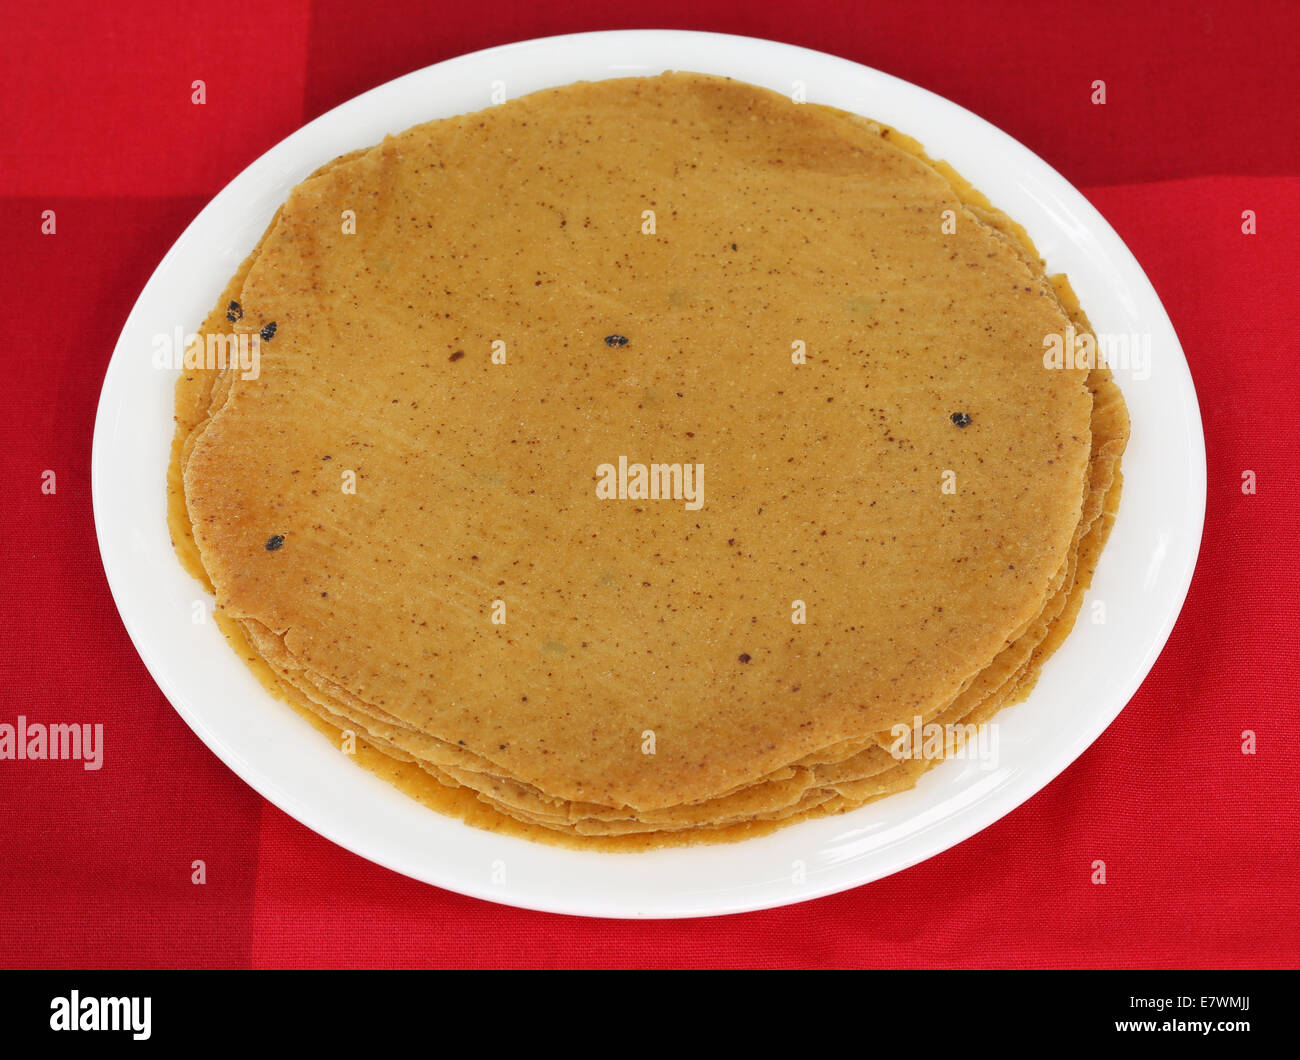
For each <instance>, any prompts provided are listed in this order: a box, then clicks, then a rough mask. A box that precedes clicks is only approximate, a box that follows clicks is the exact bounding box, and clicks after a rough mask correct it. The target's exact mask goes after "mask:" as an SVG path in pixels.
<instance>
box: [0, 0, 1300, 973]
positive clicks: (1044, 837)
mask: <svg viewBox="0 0 1300 1060" xmlns="http://www.w3.org/2000/svg"><path fill="white" fill-rule="evenodd" d="M1112 6H1113V5H1111V4H1108V3H1104V2H1094V0H1085V2H1081V0H1071V2H1069V3H1065V2H1059V3H1048V4H1042V5H1032V4H1017V5H1012V6H1011V7H1008V8H1005V9H1002V10H993V9H991V8H990V5H986V4H968V3H964V2H960V0H959V2H956V3H940V2H936V0H913V2H911V3H906V4H897V3H879V4H875V3H849V2H847V0H843V2H840V3H830V2H824V0H805V2H802V3H797V4H791V3H781V4H772V5H770V6H764V5H762V4H748V5H738V4H734V3H732V2H728V0H680V2H674V3H665V4H655V3H646V2H643V3H612V2H602V3H592V2H586V3H584V2H581V0H550V2H548V3H545V4H538V5H533V4H529V3H523V2H519V0H498V2H496V3H493V4H491V5H487V6H484V5H475V4H446V5H438V4H429V3H417V2H405V3H394V4H375V3H369V4H360V3H343V2H340V0H317V2H314V3H310V2H305V0H300V2H297V3H281V4H274V3H268V4H258V5H249V6H247V7H246V8H242V9H240V11H239V14H238V15H236V13H235V10H234V9H233V8H231V7H230V6H229V5H226V6H224V7H222V8H214V9H212V10H209V11H205V10H202V9H200V8H199V6H198V5H189V4H177V3H174V2H171V3H127V4H123V5H117V4H102V3H98V2H94V0H85V2H78V3H66V2H61V3H45V4H37V5H27V6H24V7H23V8H22V9H21V10H17V9H16V10H15V11H13V12H11V13H10V14H9V15H8V16H6V25H5V31H4V35H3V41H2V43H0V58H2V59H3V61H2V62H0V85H3V91H0V100H3V102H2V103H0V111H2V112H3V117H2V118H0V122H2V123H3V135H2V136H0V151H2V152H3V156H4V164H3V166H0V195H2V196H3V218H2V219H0V226H2V228H3V232H4V240H5V246H4V268H5V273H6V279H5V284H4V292H5V303H6V312H7V314H8V315H7V318H6V319H7V320H8V325H7V326H8V327H9V329H10V331H9V339H8V341H7V342H6V344H5V350H4V354H3V364H4V369H5V373H4V378H3V382H2V383H0V433H2V434H3V439H4V445H3V464H2V468H3V473H2V475H0V483H3V489H4V502H3V520H4V523H3V526H4V534H3V539H2V540H0V549H2V551H3V564H4V583H3V592H2V593H0V630H2V631H3V632H2V633H0V637H2V645H3V646H2V647H0V657H2V658H3V662H4V673H3V680H2V681H0V696H3V703H2V704H0V722H9V723H13V722H14V721H15V720H16V717H17V716H18V715H19V714H23V715H25V716H27V717H28V718H29V719H31V720H34V721H49V722H54V721H102V722H103V724H104V725H105V729H106V732H107V737H106V743H107V745H108V746H107V751H108V753H107V754H106V758H105V765H104V768H103V769H102V770H100V771H98V772H87V771H85V770H83V769H81V768H80V767H79V766H78V765H77V764H76V763H69V762H11V761H0V798H2V799H3V818H2V820H0V918H2V920H0V965H3V966H16V967H28V966H106V967H119V966H229V967H247V966H257V967H261V966H278V965H287V966H300V965H321V964H323V965H331V966H334V965H365V966H370V965H376V966H385V965H402V966H405V965H413V966H426V965H435V966H444V965H453V966H495V965H506V966H550V965H567V964H581V965H601V966H627V965H636V966H642V965H648V966H676V965H686V966H713V965H728V966H730V965H744V966H751V965H752V966H785V965H847V966H874V965H903V966H912V965H921V966H933V965H946V966H969V965H975V966H987V965H999V966H1060V965H1067V966H1075V965H1082V966H1093V965H1099V966H1144V965H1154V966H1180V965H1186V966H1213V965H1223V966H1239V965H1241V966H1254V965H1288V966H1295V965H1296V964H1298V963H1300V918H1298V917H1297V916H1296V912H1297V910H1300V808H1298V804H1297V792H1300V755H1298V754H1297V752H1296V737H1295V733H1294V727H1295V724H1296V721H1295V719H1296V712H1297V711H1296V708H1297V704H1298V703H1300V697H1298V695H1297V691H1298V687H1300V681H1297V676H1298V674H1300V659H1298V657H1297V650H1296V631H1297V626H1298V624H1300V623H1298V622H1297V616H1298V615H1300V592H1298V590H1300V584H1298V579H1297V572H1298V571H1300V557H1298V556H1297V532H1298V531H1300V517H1298V515H1297V512H1300V503H1298V502H1300V496H1298V495H1297V493H1298V491H1297V481H1300V464H1298V461H1297V451H1298V446H1297V443H1296V435H1297V429H1298V425H1300V364H1298V360H1297V359H1298V356H1300V349H1298V345H1297V340H1296V330H1295V329H1296V328H1297V326H1298V325H1300V319H1298V315H1297V312H1296V310H1297V307H1298V306H1300V298H1298V297H1297V295H1296V284H1297V282H1300V268H1298V267H1297V264H1296V251H1297V246H1298V245H1300V244H1298V242H1297V240H1298V238H1300V136H1298V135H1297V119H1298V118H1300V106H1298V104H1297V100H1298V99H1300V62H1298V61H1297V59H1296V56H1295V54H1294V45H1295V41H1296V40H1297V38H1298V37H1300V14H1298V13H1297V12H1298V9H1297V8H1296V7H1295V6H1293V5H1290V4H1288V3H1276V4H1270V5H1260V4H1255V3H1250V2H1246V0H1232V2H1213V3H1209V2H1206V3H1198V4H1195V5H1161V4H1149V5H1121V9H1123V10H1124V14H1123V16H1122V18H1121V17H1119V16H1117V15H1115V14H1113V13H1112ZM1166 8H1168V10H1166ZM254 12H256V15H255V17H253V13H254ZM645 26H672V27H677V28H686V29H709V30H718V31H725V32H732V33H740V34H748V35H752V36H760V37H770V38H773V39H778V40H784V41H787V42H790V43H794V44H800V45H805V46H808V47H811V48H816V49H820V50H823V51H828V52H832V53H835V54H838V55H842V56H845V57H847V58H850V59H854V60H858V61H860V62H863V63H866V64H868V65H870V66H874V67H877V68H879V69H881V70H885V71H888V72H890V73H893V74H896V75H899V76H901V77H903V78H906V79H908V80H910V81H913V82H915V83H917V84H920V85H923V86H925V87H927V88H930V89H933V90H934V91H936V92H939V93H941V94H942V95H945V96H947V97H948V98H950V99H953V100H955V101H957V102H959V103H961V104H963V105H965V106H967V107H969V108H970V109H972V110H974V111H975V112H976V113H978V114H980V115H982V116H984V117H985V118H987V119H989V120H990V121H992V122H994V123H995V124H997V125H999V126H1001V127H1002V128H1003V129H1005V130H1007V131H1008V132H1010V133H1011V134H1012V135H1013V136H1015V137H1017V138H1018V139H1020V140H1021V141H1022V142H1024V143H1025V144H1027V145H1029V146H1030V147H1031V148H1032V149H1033V150H1035V151H1037V152H1038V153H1039V154H1041V155H1042V156H1043V157H1044V158H1046V159H1047V160H1048V161H1049V162H1050V163H1052V164H1053V165H1055V166H1056V167H1057V168H1058V169H1059V170H1061V172H1063V173H1064V174H1065V176H1066V177H1067V178H1069V179H1070V180H1071V181H1073V182H1074V183H1075V184H1076V185H1077V186H1079V187H1081V188H1082V190H1083V191H1084V193H1085V194H1087V195H1088V197H1089V198H1090V199H1091V200H1092V201H1093V202H1094V203H1096V205H1097V206H1098V207H1099V208H1100V210H1101V212H1102V213H1103V214H1104V215H1105V216H1106V217H1107V218H1109V219H1110V221H1111V223H1112V224H1114V226H1115V227H1116V228H1117V229H1118V230H1119V233H1120V235H1121V236H1122V237H1123V238H1124V239H1125V240H1126V241H1127V242H1128V244H1129V246H1130V247H1131V248H1132V249H1133V251H1134V253H1135V254H1136V255H1137V257H1138V259H1139V260H1140V261H1141V262H1142V264H1143V265H1144V266H1145V268H1146V270H1147V272H1148V274H1149V275H1150V277H1151V279H1152V282H1153V283H1154V284H1155V286H1156V289H1157V290H1158V291H1159V293H1160V295H1161V297H1162V298H1163V299H1164V301H1165V304H1166V306H1167V307H1168V309H1169V312H1170V315H1171V316H1172V318H1173V321H1174V324H1175V326H1176V327H1177V329H1178V332H1179V334H1180V336H1181V338H1182V340H1183V344H1184V347H1185V349H1186V352H1187V357H1188V359H1189V361H1190V362H1191V366H1192V372H1193V374H1194V376H1195V378H1196V385H1197V390H1198V393H1199V394H1200V399H1201V408H1202V414H1203V416H1204V420H1205V432H1206V442H1207V448H1208V454H1209V513H1208V518H1207V521H1206V527H1205V537H1204V544H1203V547H1202V552H1201V561H1200V566H1199V569H1198V571H1197V574H1196V579H1195V582H1194V584H1193V586H1192V590H1191V595H1190V597H1189V599H1188V603H1187V606H1186V609H1185V610H1184V612H1183V615H1182V618H1181V620H1180V622H1179V623H1178V627H1177V629H1176V630H1175V631H1174V634H1173V637H1172V639H1171V640H1170V642H1169V645H1168V647H1167V648H1166V650H1165V652H1164V654H1163V656H1162V657H1161V659H1160V661H1159V662H1158V663H1157V665H1156V667H1155V669H1154V670H1153V671H1152V673H1151V675H1150V677H1149V678H1148V679H1147V681H1146V683H1145V684H1144V685H1143V687H1142V689H1141V690H1140V691H1139V692H1138V694H1137V695H1136V696H1135V697H1134V698H1133V700H1132V702H1131V703H1130V704H1129V706H1128V708H1127V709H1126V710H1125V711H1124V713H1123V714H1122V715H1121V716H1120V718H1119V720H1118V721H1116V722H1115V724H1114V725H1112V726H1111V728H1110V729H1109V730H1108V731H1107V732H1106V733H1105V734H1104V735H1103V736H1102V737H1101V739H1099V740H1098V741H1097V743H1096V744H1095V745H1094V746H1093V747H1092V748H1091V749H1090V750H1089V751H1088V752H1087V753H1086V754H1084V755H1083V757H1082V758H1081V759H1080V760H1079V761H1078V762H1077V763H1076V764H1075V765H1074V766H1072V767H1071V768H1070V769H1069V770H1067V771H1066V772H1065V773H1064V774H1063V775H1062V776H1061V777H1060V778H1059V779H1057V780H1056V781H1055V782H1054V783H1053V784H1051V785H1050V786H1049V787H1048V788H1047V789H1046V790H1044V791H1043V792H1042V793H1040V794H1039V795H1038V796H1036V797H1035V798H1033V799H1031V800H1030V801H1029V802H1028V803H1027V804H1026V805H1024V806H1023V807H1021V808H1020V809H1019V810H1018V811H1016V812H1015V813H1012V814H1011V815H1010V816H1008V817H1007V818H1005V819H1004V820H1002V821H1001V822H999V823H998V824H996V825H994V826H993V827H991V828H989V829H987V830H986V831H985V832H983V833H981V834H980V835H978V836H977V837H975V838H973V839H971V840H969V841H968V842H966V843H963V844H962V845H960V846H958V847H956V848H955V849H953V850H950V851H948V852H947V853H946V854H943V855H942V856H940V857H936V858H934V859H932V860H930V861H928V862H926V863H925V864H923V865H920V866H917V867H916V868H913V869H911V870H909V871H906V872H903V873H899V874H898V875H896V876H893V877H892V878H890V879H887V880H883V881H881V882H879V883H875V884H872V885H870V886H867V887H862V888H859V889H857V890H854V891H850V892H848V893H845V894H841V895H838V896H835V897H831V898H825V899H822V900H819V901H815V902H810V903H806V904H803V905H798V906H793V907H789V908H785V909H780V910H775V911H770V912H764V913H757V914H751V915H746V916H739V917H731V918H725V917H724V918H718V919H713V920H701V921H680V922H659V923H623V922H610V921H598V920H584V919H577V918H565V917H555V916H548V915H543V914H538V913H531V912H525V911H520V910H516V909H509V908H504V907H500V906H495V905H490V904H488V903H485V902H480V901H476V900H473V899H469V898H463V897H460V896H459V895H455V894H449V893H446V892H443V891H440V890H437V889H435V888H432V887H427V886H425V885H423V884H419V883H415V882H413V881H411V880H408V879H405V878H403V877H401V876H398V875H395V874H393V873H391V872H388V871H386V870H384V869H381V868H378V867H376V866H374V865H371V864H369V863H368V862H366V861H363V860H362V859H360V858H358V857H355V856H354V855H352V854H350V853H347V852H345V851H343V850H341V849H338V848H337V847H335V846H333V845H332V844H331V843H329V842H327V841H326V840H324V839H321V838H319V837H318V836H316V835H315V834H313V833H311V832H309V831H308V830H307V829H305V828H303V827H302V826H301V825H299V824H298V823H297V822H295V821H294V820H292V819H290V818H288V817H286V816H285V815H284V814H283V813H281V812H280V811H279V810H277V809H275V808H274V807H272V806H270V805H269V804H267V803H266V802H265V801H263V800H262V799H261V798H260V797H259V796H257V795H256V794H254V793H253V791H252V790H250V789H249V788H248V787H246V786H245V785H244V784H243V782H241V781H240V780H239V779H238V778H237V777H236V776H235V775H234V774H233V773H231V772H230V771H229V770H227V769H226V768H225V767H224V766H223V765H221V763H220V762H218V761H217V759H216V758H215V757H213V755H212V754H211V753H210V752H209V751H208V750H207V749H206V748H205V747H204V746H203V745H202V744H201V743H200V742H199V740H198V739H197V738H196V737H195V736H194V735H193V734H192V733H191V732H190V730H189V729H188V728H187V727H186V725H185V723H184V722H183V721H182V720H181V719H180V717H179V716H178V715H176V714H175V713H174V712H173V711H172V709H171V707H170V706H169V705H168V703H167V702H166V700H165V699H164V698H163V696H162V694H161V693H160V692H159V691H158V689H157V688H156V687H155V685H154V684H153V682H152V681H151V679H150V677H149V675H148V674H147V673H146V672H145V669H144V667H143V665H142V664H141V663H140V660H139V659H138V658H137V656H136V653H135V650H134V649H133V647H132V645H131V642H130V641H129V640H128V638H127V636H126V633H125V632H124V631H123V628H122V626H121V623H120V621H119V620H118V617H117V614H116V612H115V610H114V607H113V602H112V600H111V599H110V597H109V593H108V588H107V586H106V583H105V581H104V576H103V572H102V569H101V567H100V563H99V556H98V552H97V549H96V545H95V536H94V527H93V522H92V515H91V504H90V481H89V476H90V440H91V429H92V425H93V422H94V415H95V405H96V400H97V398H98V394H99V387H100V382H101V379H102V377H103V373H104V369H105V367H106V365H107V363H108V358H109V355H110V353H111V351H112V348H113V344H114V341H115V339H116V336H117V333H118V330H119V329H120V327H121V325H122V323H123V321H124V320H125V318H126V315H127V312H128V311H129V309H130V307H131V305H132V304H133V302H134V299H135V297H136V295H137V294H138V293H139V291H140V288H141V287H142V286H143V284H144V282H145V281H146V280H147V279H148V277H149V274H150V272H151V271H152V270H153V268H154V266H155V265H156V264H157V262H158V260H159V258H160V257H161V256H162V254H163V253H164V251H165V250H166V249H167V247H168V246H169V245H170V244H171V242H172V241H173V240H174V239H175V238H176V237H177V236H178V235H179V234H180V232H181V231H182V229H183V228H184V227H185V225H186V224H187V223H188V222H189V220H190V219H191V218H192V217H193V216H194V214H195V213H196V212H197V211H198V210H199V209H200V207H201V206H203V204H204V203H205V202H206V201H207V200H208V199H209V198H210V197H211V196H212V195H213V194H214V193H215V192H216V191H217V190H218V189H219V188H220V187H222V186H223V185H224V184H225V183H226V182H227V181H228V180H230V179H231V178H232V177H233V176H234V175H235V174H237V173H238V172H239V171H240V170H241V169H242V168H243V167H244V166H245V165H246V164H247V163H249V162H251V161H252V160H253V159H254V158H255V157H257V156H258V155H259V154H261V153H262V152H263V151H265V150H266V149H267V148H269V147H270V146H271V145H273V144H274V143H276V142H277V141H278V140H280V139H281V138H282V137H284V136H286V135H287V134H289V133H290V132H292V131H293V130H294V129H296V128H297V127H298V126H300V125H301V124H302V123H303V122H305V121H306V120H308V119H310V118H313V117H315V116H316V115H318V114H320V113H322V112H323V111H325V110H327V109H329V108H330V107H333V106H334V105H336V104H338V103H341V102H342V101H344V100H346V99H348V98H349V97H351V96H353V95H354V94H356V93H357V92H359V91H361V90H363V89H366V88H369V87H371V86H373V85H376V84H379V83H381V82H383V81H386V80H388V79H390V78H392V77H395V76H397V75H399V74H403V73H406V72H408V71H410V70H413V69H416V68H418V67H421V66H425V65H427V64H429V63H434V62H438V61H440V60H443V59H447V58H450V57H452V56H455V55H459V54H462V53H464V52H468V51H473V50H476V49H479V48H483V47H487V46H490V45H495V44H501V43H505V42H509V41H512V40H521V39H525V38H529V37H540V36H547V35H551V34H557V33H565V32H576V31H581V30H588V29H613V28H632V27H645ZM197 78H201V79H203V80H205V81H206V83H207V103H206V105H204V106H202V107H199V106H194V105H192V104H191V102H190V94H191V82H192V81H193V80H195V79H197ZM1096 79H1103V80H1105V81H1106V84H1107V94H1108V101H1107V103H1106V105H1105V106H1095V105H1093V104H1091V103H1090V100H1089V96H1090V93H1091V85H1092V82H1093V81H1094V80H1096ZM50 209H52V210H55V211H56V214H57V234H56V235H53V236H47V235H42V233H41V215H42V211H44V210H50ZM1248 209H1249V210H1254V211H1255V213H1256V215H1257V217H1258V234H1257V235H1254V236H1247V235H1243V233H1242V231H1241V217H1242V211H1243V210H1248ZM46 470H53V471H55V472H56V473H57V485H58V490H57V493H55V494H53V495H48V494H45V493H43V492H42V490H41V485H42V473H43V472H44V471H46ZM1244 470H1252V471H1254V472H1255V473H1256V476H1257V480H1258V492H1257V493H1256V494H1254V495H1253V496H1250V495H1244V494H1243V493H1242V491H1241V488H1240V485H1241V475H1242V472H1243V471H1244ZM165 561H166V558H165V557H160V562H165ZM1246 729H1250V730H1253V731H1254V732H1255V733H1257V739H1258V750H1257V753H1256V754H1255V755H1253V756H1248V755H1243V754H1242V751H1241V743H1242V739H1241V734H1242V732H1243V730H1246ZM1153 746H1155V747H1160V748H1162V749H1163V750H1162V753H1161V754H1160V756H1159V757H1152V756H1151V755H1150V754H1149V753H1148V749H1149V748H1151V747H1153ZM195 858H202V859H203V860H204V861H205V862H206V863H207V872H208V882H207V884H206V886H202V887H196V886H194V885H192V884H191V882H190V863H191V861H192V860H194V859H195ZM1099 858H1100V859H1104V860H1105V861H1106V863H1107V882H1106V885H1105V886H1096V885H1094V884H1092V883H1091V882H1090V877H1091V872H1092V870H1091V866H1092V863H1093V861H1094V860H1096V859H1099Z"/></svg>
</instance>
